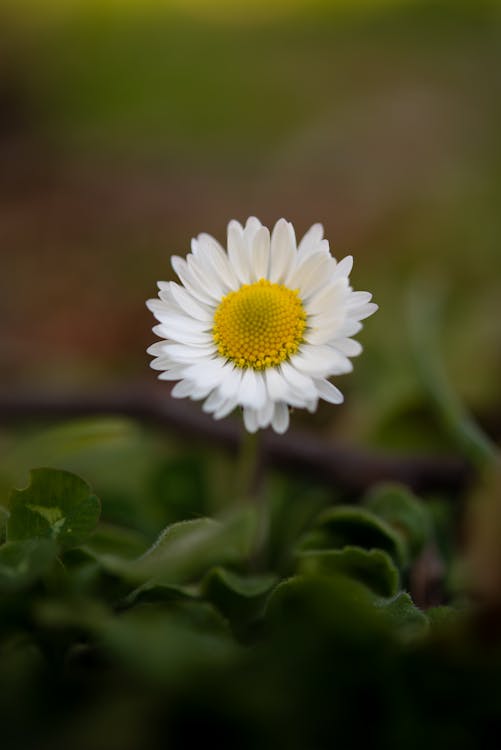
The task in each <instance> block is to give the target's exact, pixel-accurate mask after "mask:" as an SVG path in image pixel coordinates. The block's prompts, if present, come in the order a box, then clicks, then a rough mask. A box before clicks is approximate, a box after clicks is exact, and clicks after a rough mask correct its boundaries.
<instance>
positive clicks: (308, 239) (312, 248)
mask: <svg viewBox="0 0 501 750" xmlns="http://www.w3.org/2000/svg"><path fill="white" fill-rule="evenodd" d="M323 236H324V228H323V226H322V224H313V226H311V227H310V228H309V229H308V231H307V232H306V234H305V235H304V237H303V239H302V240H301V242H300V243H299V247H298V253H299V255H300V256H301V257H303V258H306V257H307V256H308V255H310V253H314V252H316V250H317V245H318V243H319V242H320V241H321V240H322V238H323Z"/></svg>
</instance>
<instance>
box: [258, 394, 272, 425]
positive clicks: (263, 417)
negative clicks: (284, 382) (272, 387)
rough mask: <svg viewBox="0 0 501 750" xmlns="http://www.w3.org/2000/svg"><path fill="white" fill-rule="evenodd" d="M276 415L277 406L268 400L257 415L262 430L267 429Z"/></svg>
mask: <svg viewBox="0 0 501 750" xmlns="http://www.w3.org/2000/svg"><path fill="white" fill-rule="evenodd" d="M274 413H275V404H274V402H273V401H271V399H267V401H266V403H265V405H264V406H263V407H262V408H261V409H259V411H258V413H257V423H258V426H259V427H261V428H262V429H265V428H266V427H268V425H269V424H270V422H271V420H272V419H273V414H274Z"/></svg>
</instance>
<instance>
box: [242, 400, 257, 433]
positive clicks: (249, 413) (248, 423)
mask: <svg viewBox="0 0 501 750" xmlns="http://www.w3.org/2000/svg"><path fill="white" fill-rule="evenodd" d="M244 425H245V429H246V430H247V432H257V429H258V424H257V411H256V409H251V408H249V407H248V406H246V407H245V408H244Z"/></svg>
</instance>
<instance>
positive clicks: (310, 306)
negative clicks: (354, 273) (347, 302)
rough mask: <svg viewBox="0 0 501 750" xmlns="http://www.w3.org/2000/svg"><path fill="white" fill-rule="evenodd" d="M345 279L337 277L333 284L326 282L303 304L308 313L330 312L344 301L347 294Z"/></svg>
mask: <svg viewBox="0 0 501 750" xmlns="http://www.w3.org/2000/svg"><path fill="white" fill-rule="evenodd" d="M347 292H348V290H347V286H346V279H338V280H337V281H335V282H334V283H333V284H330V283H328V284H326V285H325V286H324V287H322V288H321V289H320V290H319V291H318V292H315V294H314V295H313V296H312V297H311V299H309V300H308V301H307V302H306V304H305V309H306V312H307V313H308V315H320V314H322V313H325V314H326V313H330V312H331V311H332V310H333V309H335V307H337V308H339V305H340V304H341V303H342V302H343V301H344V298H345V296H346V294H347Z"/></svg>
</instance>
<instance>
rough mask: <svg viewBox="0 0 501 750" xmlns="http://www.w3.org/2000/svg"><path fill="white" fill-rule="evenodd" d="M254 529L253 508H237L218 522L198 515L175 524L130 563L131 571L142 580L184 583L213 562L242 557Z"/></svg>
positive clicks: (253, 534) (202, 571)
mask: <svg viewBox="0 0 501 750" xmlns="http://www.w3.org/2000/svg"><path fill="white" fill-rule="evenodd" d="M256 528H257V517H256V513H255V510H254V509H253V508H244V509H241V510H238V511H237V512H235V513H233V514H232V515H230V516H227V517H226V518H225V519H223V520H220V521H215V520H212V519H210V518H198V519H196V520H193V521H181V522H180V523H175V524H173V525H172V526H168V527H167V528H166V529H165V530H164V531H163V532H162V534H161V535H160V537H159V538H158V540H157V541H156V542H155V544H154V545H153V547H152V548H151V549H150V550H149V551H148V552H147V553H146V554H145V555H143V556H142V557H141V558H139V560H137V561H135V562H134V563H133V564H132V566H131V567H132V573H133V575H135V576H137V577H138V578H141V579H143V580H147V579H149V578H152V579H154V580H155V581H156V582H163V583H184V582H186V581H189V580H192V579H194V578H196V577H198V576H200V575H202V574H203V573H205V571H206V570H207V569H208V568H210V567H212V566H213V565H220V564H227V563H234V562H239V561H241V560H243V559H245V558H246V557H247V556H248V555H249V554H250V552H251V550H252V545H253V542H254V539H255V534H256Z"/></svg>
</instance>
